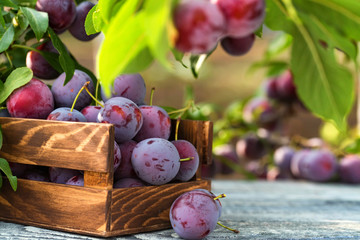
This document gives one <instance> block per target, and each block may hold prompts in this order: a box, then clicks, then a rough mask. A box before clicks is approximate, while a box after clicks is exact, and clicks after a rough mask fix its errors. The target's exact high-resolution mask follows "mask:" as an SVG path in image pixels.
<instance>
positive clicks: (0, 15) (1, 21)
mask: <svg viewBox="0 0 360 240" xmlns="http://www.w3.org/2000/svg"><path fill="white" fill-rule="evenodd" d="M0 24H1V26H2V27H3V28H4V29H5V28H6V25H5V20H4V16H3V10H2V9H1V14H0Z"/></svg>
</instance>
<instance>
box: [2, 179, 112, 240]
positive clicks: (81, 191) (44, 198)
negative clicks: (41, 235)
mask: <svg viewBox="0 0 360 240" xmlns="http://www.w3.org/2000/svg"><path fill="white" fill-rule="evenodd" d="M0 193H1V194H0V209H1V211H0V219H2V220H11V221H12V222H18V223H26V224H30V225H35V226H43V227H47V228H51V229H58V230H64V231H69V230H71V231H73V232H78V231H80V230H81V231H83V232H88V233H92V234H96V235H104V234H105V233H106V231H107V228H108V221H109V216H110V212H109V210H110V200H111V193H109V191H107V190H101V189H93V188H86V187H78V186H69V185H64V184H55V183H47V182H38V181H31V180H23V179H19V180H18V189H17V191H16V192H14V191H13V190H12V189H11V188H10V187H9V184H8V183H7V182H5V184H4V186H3V188H2V189H1V192H0Z"/></svg>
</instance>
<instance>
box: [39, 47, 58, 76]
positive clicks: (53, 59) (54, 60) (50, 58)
mask: <svg viewBox="0 0 360 240" xmlns="http://www.w3.org/2000/svg"><path fill="white" fill-rule="evenodd" d="M39 53H40V54H41V56H43V57H44V58H45V60H46V61H47V62H48V63H49V64H50V65H51V66H52V67H53V68H54V69H55V70H56V71H57V72H59V73H63V69H62V67H61V64H60V61H59V54H57V53H53V52H47V51H39Z"/></svg>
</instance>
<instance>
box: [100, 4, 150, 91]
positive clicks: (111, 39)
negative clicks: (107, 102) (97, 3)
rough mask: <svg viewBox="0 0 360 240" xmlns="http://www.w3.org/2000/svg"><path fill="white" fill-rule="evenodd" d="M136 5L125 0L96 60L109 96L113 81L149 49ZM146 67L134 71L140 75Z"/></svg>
mask: <svg viewBox="0 0 360 240" xmlns="http://www.w3.org/2000/svg"><path fill="white" fill-rule="evenodd" d="M136 6H137V1H126V2H125V3H124V5H123V7H122V8H121V9H120V11H119V12H118V13H117V15H116V16H115V17H114V18H113V20H112V22H111V23H110V25H109V26H108V29H107V31H106V33H105V39H104V41H103V43H102V45H101V48H100V51H99V53H98V57H97V69H98V72H99V75H100V79H101V83H102V87H103V89H104V91H105V93H108V94H109V93H110V86H111V85H112V83H113V81H114V79H115V78H116V77H117V76H118V75H120V74H123V73H125V72H124V70H125V69H126V67H127V66H128V65H129V63H130V62H131V61H133V60H134V58H135V57H136V56H138V54H139V53H140V52H141V51H142V50H143V49H144V48H145V47H146V38H145V33H144V32H142V31H141V30H142V27H141V26H142V22H141V21H142V20H143V18H142V17H141V15H139V14H134V11H135V9H136ZM119 39H121V44H119ZM145 67H146V66H142V65H137V66H136V69H133V71H136V72H140V71H141V70H143V69H144V68H145Z"/></svg>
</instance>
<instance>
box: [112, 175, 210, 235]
mask: <svg viewBox="0 0 360 240" xmlns="http://www.w3.org/2000/svg"><path fill="white" fill-rule="evenodd" d="M197 188H203V189H208V190H210V182H209V181H208V180H201V181H190V182H185V183H172V184H166V185H161V186H149V187H138V188H132V189H130V188H127V189H114V190H113V194H112V207H111V228H110V230H111V232H114V231H117V233H121V234H130V233H136V229H137V228H139V227H141V228H142V231H143V232H145V231H151V230H153V226H162V228H170V227H171V225H170V221H169V210H170V206H171V204H172V203H173V202H174V200H175V199H176V198H177V197H178V196H179V195H180V194H182V193H184V192H186V191H190V190H193V189H197ZM129 200H130V201H129Z"/></svg>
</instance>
